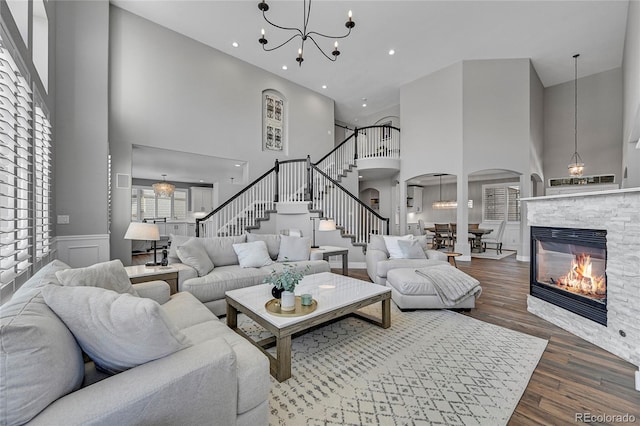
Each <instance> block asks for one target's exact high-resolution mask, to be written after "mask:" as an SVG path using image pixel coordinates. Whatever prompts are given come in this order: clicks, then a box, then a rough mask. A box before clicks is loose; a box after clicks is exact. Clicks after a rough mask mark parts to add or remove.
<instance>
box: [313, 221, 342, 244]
mask: <svg viewBox="0 0 640 426" xmlns="http://www.w3.org/2000/svg"><path fill="white" fill-rule="evenodd" d="M314 219H318V218H317V217H311V220H312V221H313V224H314V225H315V224H316V222H315V220H314ZM335 230H336V221H335V220H333V219H320V222H318V231H335ZM311 248H318V246H317V245H316V227H315V226H314V227H313V244H312V245H311Z"/></svg>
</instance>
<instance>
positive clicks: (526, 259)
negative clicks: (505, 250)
mask: <svg viewBox="0 0 640 426" xmlns="http://www.w3.org/2000/svg"><path fill="white" fill-rule="evenodd" d="M516 260H517V261H518V262H529V261H530V260H531V257H529V256H519V255H516Z"/></svg>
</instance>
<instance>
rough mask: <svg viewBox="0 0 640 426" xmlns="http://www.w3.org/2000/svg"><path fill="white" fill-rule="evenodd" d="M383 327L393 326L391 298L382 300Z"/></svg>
mask: <svg viewBox="0 0 640 426" xmlns="http://www.w3.org/2000/svg"><path fill="white" fill-rule="evenodd" d="M380 326H381V327H382V328H389V327H391V299H384V300H383V301H382V324H380Z"/></svg>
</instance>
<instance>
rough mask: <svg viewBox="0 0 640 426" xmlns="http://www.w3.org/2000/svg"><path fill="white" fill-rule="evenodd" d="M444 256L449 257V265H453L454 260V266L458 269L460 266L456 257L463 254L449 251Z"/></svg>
mask: <svg viewBox="0 0 640 426" xmlns="http://www.w3.org/2000/svg"><path fill="white" fill-rule="evenodd" d="M444 254H446V255H447V260H448V261H449V263H451V259H453V266H455V267H456V268H457V267H458V264H457V263H456V257H458V256H462V253H456V252H453V251H448V252H445V253H444Z"/></svg>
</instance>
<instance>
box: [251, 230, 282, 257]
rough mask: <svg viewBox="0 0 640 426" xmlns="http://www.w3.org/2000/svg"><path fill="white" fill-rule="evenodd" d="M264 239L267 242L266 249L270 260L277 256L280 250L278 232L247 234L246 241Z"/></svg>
mask: <svg viewBox="0 0 640 426" xmlns="http://www.w3.org/2000/svg"><path fill="white" fill-rule="evenodd" d="M254 241H264V242H265V244H267V250H268V251H269V256H271V259H272V260H276V259H277V258H278V252H279V251H280V235H279V234H247V242H248V243H252V242H254Z"/></svg>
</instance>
